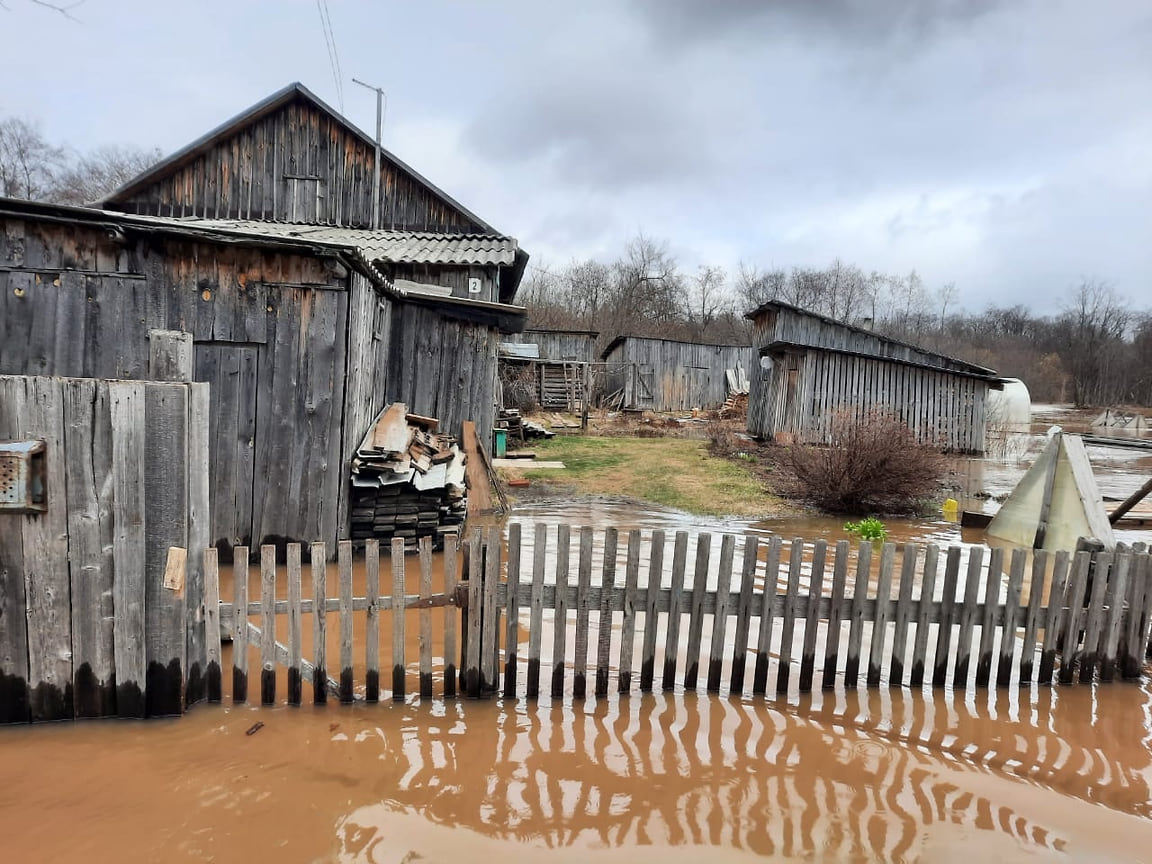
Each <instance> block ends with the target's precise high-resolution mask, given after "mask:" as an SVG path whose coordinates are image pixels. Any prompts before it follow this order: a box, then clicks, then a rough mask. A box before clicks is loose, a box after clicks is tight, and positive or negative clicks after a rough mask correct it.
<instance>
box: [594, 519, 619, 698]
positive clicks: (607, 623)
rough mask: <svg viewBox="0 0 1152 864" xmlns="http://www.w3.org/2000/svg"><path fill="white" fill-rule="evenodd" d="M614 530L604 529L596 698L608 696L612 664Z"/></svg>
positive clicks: (614, 579) (616, 533)
mask: <svg viewBox="0 0 1152 864" xmlns="http://www.w3.org/2000/svg"><path fill="white" fill-rule="evenodd" d="M618 539H619V534H618V532H617V530H616V529H615V528H611V527H609V528H606V529H604V565H603V568H602V569H601V571H600V616H599V619H598V621H597V624H598V625H599V626H598V627H597V633H596V696H597V698H599V697H601V696H607V695H608V666H609V664H610V663H611V662H612V602H611V601H612V589H613V588H615V587H616V544H617V541H618Z"/></svg>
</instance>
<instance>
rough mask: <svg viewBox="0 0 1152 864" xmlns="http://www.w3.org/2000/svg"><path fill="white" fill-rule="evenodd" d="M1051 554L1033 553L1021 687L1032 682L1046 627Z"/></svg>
mask: <svg viewBox="0 0 1152 864" xmlns="http://www.w3.org/2000/svg"><path fill="white" fill-rule="evenodd" d="M1050 560H1051V556H1050V555H1049V553H1048V552H1047V551H1045V550H1043V549H1037V550H1035V551H1034V552H1033V553H1032V576H1031V579H1030V580H1029V583H1028V607H1027V610H1026V611H1025V614H1024V641H1023V643H1022V644H1021V646H1020V685H1021V686H1027V685H1028V684H1029V683H1031V681H1032V672H1033V670H1034V669H1035V667H1036V651H1037V649H1038V647H1039V645H1038V644H1037V641H1038V637H1039V631H1040V628H1041V627H1043V626H1044V622H1043V618H1042V617H1041V609H1042V607H1043V604H1044V594H1045V591H1046V589H1047V587H1048V562H1049V561H1050Z"/></svg>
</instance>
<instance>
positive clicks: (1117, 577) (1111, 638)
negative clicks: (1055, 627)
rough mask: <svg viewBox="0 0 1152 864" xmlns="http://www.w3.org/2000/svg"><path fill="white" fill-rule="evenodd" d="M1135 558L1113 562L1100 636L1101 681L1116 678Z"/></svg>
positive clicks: (1127, 555) (1123, 557) (1121, 556)
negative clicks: (1107, 602) (1130, 577)
mask: <svg viewBox="0 0 1152 864" xmlns="http://www.w3.org/2000/svg"><path fill="white" fill-rule="evenodd" d="M1134 557H1135V556H1134V555H1133V554H1132V553H1131V552H1126V553H1124V554H1117V555H1116V557H1115V559H1113V562H1112V574H1111V578H1110V579H1109V585H1108V592H1109V594H1110V595H1111V602H1110V603H1109V607H1108V615H1107V619H1106V620H1105V623H1104V630H1103V631H1102V632H1101V634H1100V645H1101V649H1100V658H1099V662H1100V680H1101V681H1111V680H1113V679H1114V678H1115V677H1116V663H1117V659H1118V658H1117V654H1118V652H1119V648H1120V634H1121V630H1122V627H1123V623H1124V603H1125V600H1126V598H1127V596H1128V579H1129V573H1130V570H1131V567H1132V561H1133V559H1134Z"/></svg>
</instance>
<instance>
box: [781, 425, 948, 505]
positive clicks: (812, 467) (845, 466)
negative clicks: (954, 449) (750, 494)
mask: <svg viewBox="0 0 1152 864" xmlns="http://www.w3.org/2000/svg"><path fill="white" fill-rule="evenodd" d="M831 425H832V430H831V436H830V440H829V442H828V444H827V445H825V446H812V445H808V444H792V445H790V446H789V447H788V450H787V458H786V460H785V461H786V464H787V465H788V467H789V468H790V469H791V471H792V473H793V474H794V476H795V479H796V483H797V487H798V488H797V491H798V493H799V494H800V495H801V496H802V497H804V498H807V499H809V500H811V501H812V502H813V503H814V504H816V505H817V506H819V507H821V508H823V509H825V510H830V511H832V512H835V513H851V514H865V513H893V512H903V511H908V510H912V509H914V508H915V505H916V504H917V502H919V501H921V500H923V499H924V498H926V497H928V496H930V495H931V494H932V493H933V492H934V491H935V489H936V484H937V480H938V478H939V477H940V476H941V475H942V474H943V473H944V471H945V469H946V461H945V459H944V456H943V455H942V454H941V453H940V451H939V450H938V449H936V448H935V447H932V446H931V445H927V444H922V443H919V442H918V441H917V440H916V437H915V435H913V434H912V431H911V430H910V429H909V428H908V426H907V425H906V424H905V423H904V422H903V421H901V420H900V418H898V417H895V416H893V415H892V414H888V413H884V412H879V411H875V412H869V413H867V414H865V415H864V416H863V417H855V416H853V415H851V414H847V413H841V414H838V415H837V416H836V417H835V418H834V420H833V421H832V424H831Z"/></svg>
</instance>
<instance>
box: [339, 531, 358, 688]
mask: <svg viewBox="0 0 1152 864" xmlns="http://www.w3.org/2000/svg"><path fill="white" fill-rule="evenodd" d="M336 562H337V566H338V570H339V579H340V586H339V602H340V605H339V609H338V615H339V618H340V701H341V702H342V703H343V704H345V705H347V704H349V703H351V702H352V701H353V699H354V698H355V691H354V685H355V681H354V679H353V675H352V542H351V541H350V540H340V541H339V542H338V543H337V544H336Z"/></svg>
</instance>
